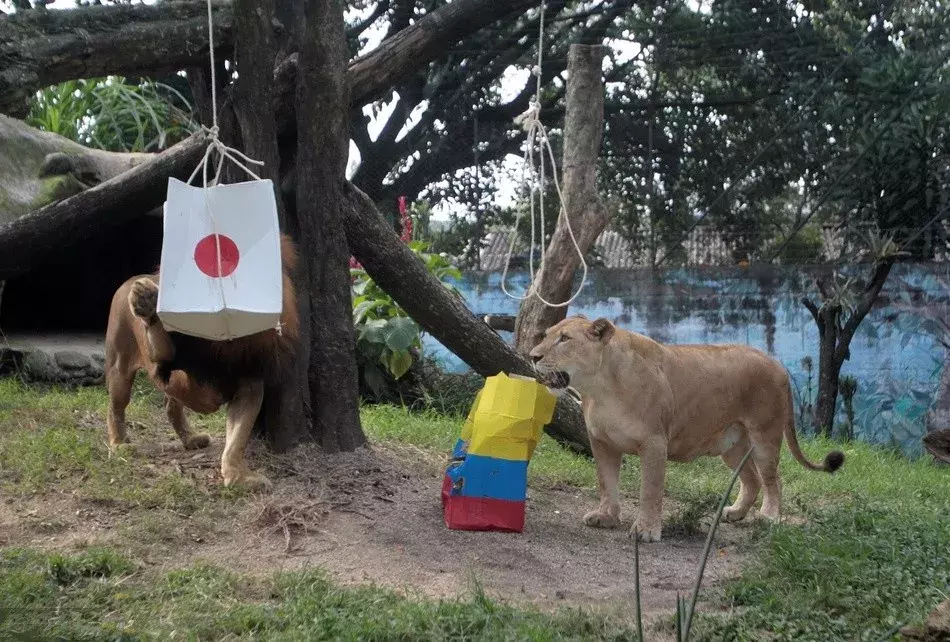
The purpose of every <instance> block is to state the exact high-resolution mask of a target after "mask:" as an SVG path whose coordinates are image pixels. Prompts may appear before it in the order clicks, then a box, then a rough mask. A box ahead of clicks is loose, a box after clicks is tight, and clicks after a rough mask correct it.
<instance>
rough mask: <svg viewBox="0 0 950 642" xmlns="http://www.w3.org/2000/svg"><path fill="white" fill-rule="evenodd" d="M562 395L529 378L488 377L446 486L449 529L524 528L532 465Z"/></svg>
mask: <svg viewBox="0 0 950 642" xmlns="http://www.w3.org/2000/svg"><path fill="white" fill-rule="evenodd" d="M556 400H557V399H556V397H555V396H554V395H553V394H551V393H550V392H549V391H548V389H547V388H546V387H544V386H543V385H541V384H540V383H538V382H537V381H535V380H534V379H531V378H529V377H520V376H518V375H511V376H509V375H506V374H505V373H500V374H498V375H496V376H494V377H488V378H487V379H486V380H485V385H484V386H483V387H482V389H481V390H480V391H479V393H478V395H477V396H476V397H475V403H474V404H472V408H471V410H470V411H469V413H468V417H466V419H465V423H464V424H463V426H462V434H461V436H460V437H459V439H458V441H457V442H456V444H455V448H454V450H453V452H452V462H451V463H450V464H449V466H448V469H447V470H446V472H445V478H444V480H443V482H442V512H443V516H444V518H445V525H446V526H448V527H449V528H452V529H457V530H497V531H508V532H518V533H520V532H521V531H522V530H524V514H525V499H526V496H527V488H528V461H529V460H530V459H531V455H533V454H534V449H535V446H537V444H538V439H539V438H540V437H541V430H542V428H544V425H545V424H547V423H548V422H549V421H551V418H552V416H553V415H554V404H555V402H556Z"/></svg>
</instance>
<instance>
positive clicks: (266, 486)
mask: <svg viewBox="0 0 950 642" xmlns="http://www.w3.org/2000/svg"><path fill="white" fill-rule="evenodd" d="M223 476H224V485H225V486H237V485H240V486H245V487H247V488H248V489H250V490H260V491H269V490H270V489H271V488H273V486H274V485H273V484H272V483H271V480H269V479H267V477H264V475H262V474H260V473H255V472H254V471H253V470H249V469H244V470H228V471H225V472H224V473H223Z"/></svg>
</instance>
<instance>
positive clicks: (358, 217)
mask: <svg viewBox="0 0 950 642" xmlns="http://www.w3.org/2000/svg"><path fill="white" fill-rule="evenodd" d="M343 220H344V228H345V229H346V233H347V241H348V242H349V246H350V250H351V251H352V252H353V255H354V256H355V257H356V258H357V260H359V261H360V263H362V264H363V267H364V268H365V269H366V271H367V272H368V273H369V275H370V276H371V277H372V278H373V280H374V281H375V282H376V283H377V284H379V286H380V287H382V288H383V289H384V290H385V291H386V292H387V293H388V294H389V295H390V296H392V297H393V299H394V300H395V301H396V302H397V303H398V304H399V305H400V306H402V308H403V309H404V310H405V311H406V312H407V313H408V314H409V316H411V317H412V318H413V319H414V320H415V321H416V322H417V323H418V324H419V325H420V326H422V328H423V329H424V330H425V331H426V332H429V333H430V334H432V336H434V337H435V338H436V339H438V340H439V341H440V342H441V343H442V345H444V346H445V347H446V348H448V349H449V350H451V351H452V352H453V353H455V354H456V355H458V356H459V358H461V359H462V360H463V361H465V363H467V364H468V365H469V366H471V368H472V369H473V370H475V372H477V373H479V374H480V375H482V376H486V377H488V376H493V375H496V374H498V373H499V372H505V373H508V374H520V375H525V376H534V371H533V369H532V368H531V366H530V365H529V364H528V362H527V361H526V360H525V359H523V358H522V357H520V356H519V355H517V354H515V352H514V350H512V349H511V347H510V346H508V344H506V343H505V342H504V341H503V340H502V339H501V337H499V336H498V335H497V334H496V333H495V332H494V331H493V330H492V329H491V328H490V327H489V326H488V325H487V324H485V323H484V322H483V321H481V320H479V319H478V318H476V317H475V315H473V314H472V313H471V311H469V309H468V308H467V307H466V306H465V303H464V302H463V301H462V300H461V299H459V298H458V297H456V296H455V295H453V294H452V293H451V292H450V291H449V290H448V289H447V288H445V287H444V286H443V285H442V283H441V282H440V281H439V280H438V279H436V278H435V277H434V276H433V275H432V274H431V273H430V272H429V271H428V270H427V269H426V267H425V265H423V263H422V262H421V261H420V260H419V259H418V257H417V256H416V255H415V254H413V252H412V250H410V249H409V248H408V247H406V246H405V245H404V244H403V243H402V242H400V240H399V237H398V236H396V233H395V232H394V231H393V229H392V227H391V226H390V225H388V224H387V223H386V222H385V221H384V220H383V218H382V216H381V215H380V214H379V212H378V210H377V209H376V207H375V205H373V202H372V200H371V199H370V198H369V197H368V196H366V194H364V193H363V192H361V191H359V189H357V188H356V187H355V186H353V185H352V184H351V183H349V184H348V189H347V190H346V191H345V192H344V199H343ZM423 294H424V295H423ZM545 431H546V432H547V433H548V434H549V435H551V436H552V437H554V438H555V439H557V440H558V441H561V442H562V443H564V442H566V443H567V444H568V445H570V446H572V447H574V448H576V449H578V450H580V451H582V452H590V445H589V441H588V438H587V430H586V428H585V424H584V418H583V415H582V414H581V412H580V407H579V406H578V405H577V403H575V402H574V401H573V400H571V399H562V400H561V401H560V402H559V403H558V405H557V410H556V412H555V415H554V420H553V421H552V422H551V423H550V424H549V425H548V426H546V427H545Z"/></svg>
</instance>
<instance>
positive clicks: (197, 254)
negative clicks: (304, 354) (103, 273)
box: [158, 178, 283, 340]
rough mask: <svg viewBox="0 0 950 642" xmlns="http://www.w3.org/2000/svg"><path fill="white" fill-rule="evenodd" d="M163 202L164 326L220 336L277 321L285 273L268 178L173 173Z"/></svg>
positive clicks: (230, 336) (252, 330) (161, 305)
mask: <svg viewBox="0 0 950 642" xmlns="http://www.w3.org/2000/svg"><path fill="white" fill-rule="evenodd" d="M206 192H207V194H206ZM209 207H210V212H209ZM164 208H165V221H164V238H163V240H162V262H161V267H160V272H159V289H158V318H159V319H160V320H161V322H162V324H163V325H164V326H165V328H166V329H167V330H172V331H176V332H181V333H183V334H189V335H192V336H196V337H202V338H205V339H212V340H222V339H235V338H238V337H242V336H246V335H249V334H254V333H256V332H261V331H263V330H269V329H271V328H274V327H277V325H278V323H279V322H280V313H281V303H282V300H283V280H282V278H281V273H282V270H281V259H280V227H279V224H278V221H277V204H276V203H275V201H274V187H273V183H272V182H271V181H270V180H255V181H247V182H244V183H232V184H228V185H215V186H213V187H207V188H204V187H193V186H191V185H189V184H187V183H184V182H182V181H179V180H176V179H174V178H172V179H169V181H168V194H167V197H166V201H165V205H164ZM215 234H217V235H218V237H217V239H216V238H215V236H214V235H215ZM219 244H220V248H221V252H220V259H221V260H220V263H219V261H218V257H219V255H218V252H217V248H218V247H219ZM219 265H220V268H221V272H220V273H219ZM219 274H220V276H219Z"/></svg>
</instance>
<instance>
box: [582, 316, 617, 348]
mask: <svg viewBox="0 0 950 642" xmlns="http://www.w3.org/2000/svg"><path fill="white" fill-rule="evenodd" d="M616 329H617V328H615V327H614V324H613V323H611V322H610V321H608V320H607V319H604V318H600V319H597V320H596V321H594V322H593V323H591V324H590V327H588V328H587V336H588V337H590V338H591V339H593V340H594V341H601V342H603V343H607V342H608V341H610V337H612V336H614V331H615V330H616Z"/></svg>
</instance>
